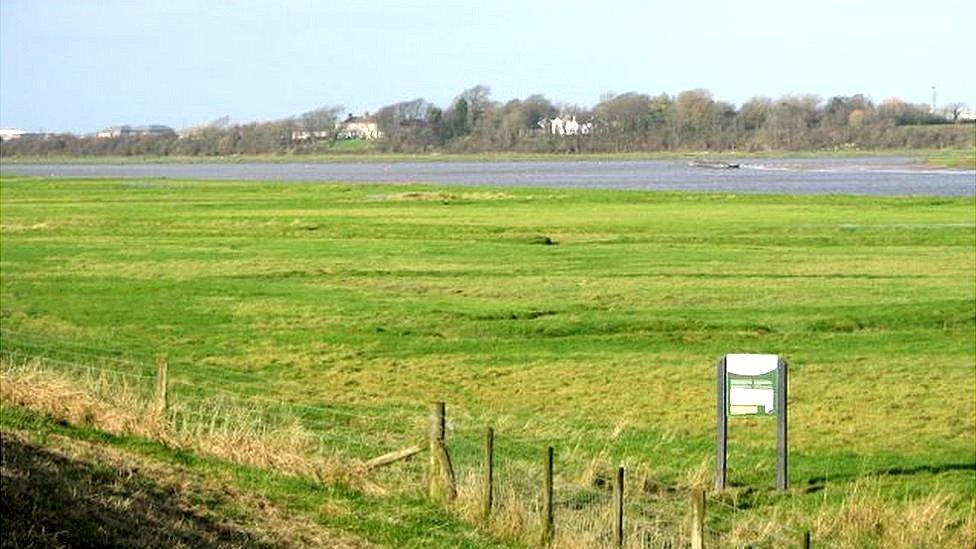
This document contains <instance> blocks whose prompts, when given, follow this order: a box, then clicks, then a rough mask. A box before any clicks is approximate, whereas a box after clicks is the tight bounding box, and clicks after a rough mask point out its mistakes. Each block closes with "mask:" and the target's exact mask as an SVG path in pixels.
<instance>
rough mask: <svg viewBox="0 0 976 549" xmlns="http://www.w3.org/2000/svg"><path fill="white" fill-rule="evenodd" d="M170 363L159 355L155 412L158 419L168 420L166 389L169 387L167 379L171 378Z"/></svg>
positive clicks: (163, 356)
mask: <svg viewBox="0 0 976 549" xmlns="http://www.w3.org/2000/svg"><path fill="white" fill-rule="evenodd" d="M168 370H169V361H168V360H167V359H166V355H159V356H157V357H156V402H155V404H154V409H153V411H154V412H155V414H156V417H157V418H159V419H165V418H166V409H167V407H168V402H167V395H166V389H167V386H168V381H167V378H168V377H169V372H168Z"/></svg>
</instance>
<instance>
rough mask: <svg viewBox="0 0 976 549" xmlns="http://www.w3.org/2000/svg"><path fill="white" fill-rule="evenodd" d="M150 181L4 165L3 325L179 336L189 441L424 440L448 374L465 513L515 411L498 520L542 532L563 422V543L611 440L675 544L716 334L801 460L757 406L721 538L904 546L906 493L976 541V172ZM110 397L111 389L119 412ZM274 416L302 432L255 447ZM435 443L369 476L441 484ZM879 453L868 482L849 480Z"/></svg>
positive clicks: (115, 347) (57, 352) (11, 339)
mask: <svg viewBox="0 0 976 549" xmlns="http://www.w3.org/2000/svg"><path fill="white" fill-rule="evenodd" d="M150 183H152V185H143V186H141V187H138V188H133V187H132V185H131V182H126V181H117V180H48V179H33V178H6V177H5V178H2V179H0V243H2V246H0V266H2V269H3V276H2V277H0V298H2V308H0V329H2V332H0V336H2V337H0V343H2V345H3V348H4V349H8V350H12V351H16V352H21V353H25V354H27V355H29V356H37V355H40V356H43V357H48V358H49V359H55V360H61V361H63V362H72V361H82V359H84V360H88V361H91V360H94V361H95V362H94V364H95V365H97V366H99V367H103V368H109V367H112V364H113V360H114V359H118V360H129V359H131V362H133V363H135V365H136V366H133V367H132V369H124V370H123V371H124V372H126V373H132V374H138V375H141V376H150V377H151V364H152V363H153V357H154V356H155V355H156V354H159V353H165V354H167V355H168V356H169V357H170V363H171V372H170V375H171V379H172V380H173V402H174V404H173V406H174V409H173V414H174V415H172V416H170V422H171V425H172V427H173V428H175V430H176V431H177V432H178V433H184V434H185V436H186V440H185V441H180V440H177V441H176V443H179V444H187V445H195V446H193V447H195V448H204V447H205V446H204V445H203V443H202V442H200V441H204V442H206V444H210V445H212V446H213V448H212V449H210V450H208V451H212V452H218V453H219V452H226V455H228V456H232V457H233V459H238V460H241V459H243V460H248V459H252V460H254V461H253V463H256V464H266V465H267V466H269V467H277V468H282V469H284V470H294V471H296V472H301V473H302V474H309V475H314V474H316V473H314V471H313V470H312V469H303V468H304V467H307V466H306V465H304V464H303V463H304V462H303V461H302V460H305V459H312V460H315V459H320V458H321V461H323V462H328V461H329V460H331V459H335V460H337V461H338V463H339V466H338V467H339V469H340V470H341V471H343V472H341V475H346V474H349V473H348V472H346V468H347V464H349V463H353V464H355V463H356V462H357V461H362V460H365V459H368V458H370V457H374V456H376V455H379V454H382V453H385V452H388V451H391V450H395V449H397V448H402V447H405V446H408V445H411V444H415V443H416V442H417V439H418V435H419V437H420V438H421V439H422V437H423V433H424V432H425V422H426V409H427V406H428V404H429V403H430V402H431V401H435V400H445V401H447V402H448V418H449V422H450V423H451V425H450V426H449V433H448V444H449V447H450V448H451V451H452V455H453V456H454V458H455V460H456V467H457V470H458V471H460V472H461V478H462V490H461V493H462V498H461V501H460V502H459V503H458V512H459V514H462V515H465V516H469V515H471V513H472V509H475V507H474V505H475V504H474V500H472V498H474V497H475V495H476V493H477V488H476V485H475V484H474V483H475V482H476V479H477V475H475V474H473V473H472V471H475V470H477V468H478V467H479V464H480V459H481V456H480V448H481V445H480V441H481V433H482V429H483V427H484V425H486V424H491V425H492V426H493V427H494V428H495V430H496V434H497V439H496V451H497V455H498V458H497V459H498V462H497V463H499V471H498V475H499V476H498V478H499V482H500V484H499V487H498V493H499V500H498V501H499V508H498V513H497V514H496V516H495V518H493V521H492V526H491V528H492V529H494V531H497V532H498V533H499V534H500V535H503V536H510V537H512V538H513V539H522V540H527V541H531V540H532V536H534V535H535V534H534V533H533V532H537V531H538V522H537V520H538V519H537V505H538V475H539V467H540V466H539V463H540V459H541V457H540V456H541V455H542V452H543V450H544V448H545V447H546V446H548V445H553V446H555V447H556V449H557V450H556V452H557V454H556V455H557V476H558V483H559V484H558V485H559V486H561V487H563V488H562V489H563V490H565V491H567V492H566V493H564V494H563V496H562V497H564V499H565V500H566V501H568V502H570V503H569V504H568V506H564V507H559V508H557V520H558V521H560V522H557V535H558V536H561V537H560V538H559V540H558V541H559V543H563V544H570V543H571V538H573V537H574V535H573V534H571V532H574V531H578V532H583V531H584V530H586V531H587V532H589V530H587V528H589V527H590V526H586V527H585V528H584V527H580V528H578V529H575V530H574V529H573V528H571V527H569V526H568V525H570V524H572V523H573V522H574V521H578V522H580V524H584V523H585V524H587V525H591V523H599V522H603V518H600V517H602V516H603V515H602V514H601V513H605V512H606V511H605V509H604V507H605V506H604V504H603V503H597V502H602V501H603V497H604V496H603V492H600V491H597V492H596V493H597V494H600V496H599V497H598V498H596V499H594V503H592V504H591V503H588V502H587V501H588V500H586V501H581V500H580V498H584V496H586V495H587V494H590V493H591V492H593V490H594V486H593V484H594V480H595V479H597V478H598V477H599V476H600V475H601V472H603V471H609V470H612V469H613V467H616V466H617V465H619V464H623V465H624V466H625V467H626V468H627V470H628V478H631V479H633V482H631V483H630V484H629V488H628V490H633V492H628V501H629V502H632V503H628V505H629V506H633V508H629V515H628V516H630V515H633V520H632V522H631V523H630V524H631V526H629V527H628V528H630V530H629V534H628V539H629V540H631V541H630V542H629V543H632V544H639V543H648V544H652V543H656V542H655V541H654V540H660V541H661V542H662V543H663V542H664V541H665V540H668V539H672V537H680V535H683V534H681V532H684V530H682V529H683V528H685V526H683V525H684V515H685V511H686V509H687V504H686V500H685V494H684V493H683V490H686V489H687V488H689V487H693V486H708V485H709V480H710V475H711V467H712V463H711V461H710V459H711V456H712V455H713V452H714V449H713V437H714V417H713V414H714V412H713V407H714V400H713V399H714V395H713V391H714V387H713V384H714V361H715V359H716V358H717V357H718V356H720V355H721V354H723V353H726V352H732V351H741V352H747V351H753V352H777V353H780V354H782V355H784V356H785V357H786V358H787V359H788V360H789V361H790V364H791V367H792V370H791V377H790V380H791V391H790V407H791V442H792V481H793V489H792V490H791V493H790V496H789V497H779V496H777V495H776V494H775V493H774V492H773V491H772V490H771V484H772V479H773V478H774V472H773V466H772V464H773V463H774V451H773V443H772V440H773V433H774V430H773V429H774V427H773V424H772V423H771V422H769V421H763V420H761V419H741V420H739V419H737V420H736V421H735V422H734V423H733V425H732V427H731V429H730V482H731V489H730V491H729V493H728V494H725V495H723V496H722V497H721V498H719V502H718V503H716V504H715V505H714V506H712V507H710V512H709V513H710V514H709V524H708V526H709V533H708V535H709V536H710V538H709V539H710V540H712V541H715V540H728V541H729V543H733V542H734V543H739V542H742V543H743V544H745V543H758V542H757V540H766V541H763V542H762V544H765V545H770V546H773V545H778V544H781V543H782V540H780V541H776V540H777V539H779V538H783V539H790V540H793V539H795V536H796V534H797V531H802V530H803V529H805V528H811V529H813V530H814V536H815V539H821V538H823V539H826V540H827V541H828V542H831V543H834V542H835V543H836V544H838V545H841V546H850V547H854V546H858V544H867V545H872V544H874V545H877V546H882V545H881V543H882V541H883V542H885V543H887V542H891V543H902V542H900V541H898V538H896V537H894V534H892V533H890V532H889V533H885V532H886V529H887V528H888V526H884V525H886V524H888V523H890V522H891V521H894V520H895V519H894V518H893V517H895V516H897V515H898V514H899V513H902V514H905V515H913V516H915V515H917V516H918V517H920V518H919V521H921V520H922V519H921V517H929V518H931V519H932V520H933V523H934V524H935V525H936V526H937V527H938V528H941V529H942V530H941V531H940V533H938V534H933V535H932V536H930V539H932V540H938V541H939V542H940V543H941V542H942V541H945V544H946V545H949V546H954V545H955V546H965V543H966V541H967V540H970V539H971V535H970V532H971V531H972V514H973V513H972V506H971V502H972V501H973V498H974V497H976V488H974V484H976V463H974V444H976V432H974V429H973V425H974V423H976V395H974V393H973V387H974V385H976V371H974V368H973V365H974V361H976V353H974V348H976V333H974V332H976V288H974V286H973V284H972V281H973V279H974V278H976V201H974V200H973V199H972V198H933V197H906V198H870V197H838V196H831V197H792V196H776V197H769V196H737V195H712V194H680V193H675V194H668V193H660V194H657V193H655V194H644V193H627V192H602V191H601V192H593V191H562V190H553V189H504V190H501V189H479V190H474V189H470V188H465V189H452V188H448V187H436V186H419V185H411V186H397V187H394V188H391V187H389V186H376V185H321V184H300V183H294V184H293V183H288V184H282V183H235V182H219V183H215V182H196V181H170V180H153V181H151V182H150ZM540 235H544V236H545V237H546V238H548V239H550V241H551V242H555V243H558V245H555V246H543V245H539V243H538V241H537V238H538V237H539V236H540ZM85 347H91V348H94V351H91V350H89V351H85V349H84V348H85ZM91 355H97V356H91ZM126 357H128V358H126ZM120 366H123V364H118V363H116V367H120ZM137 379H142V378H137ZM148 379H149V377H146V380H148ZM75 381H79V382H81V385H80V386H81V387H86V389H85V391H93V390H94V389H91V388H90V387H95V388H97V387H98V384H97V379H96V380H91V381H93V382H94V383H89V381H88V380H86V379H85V378H78V379H76V380H75ZM130 383H131V386H130V391H131V392H132V393H133V396H132V397H131V402H130V403H128V404H126V405H125V406H120V407H121V408H122V409H125V408H126V407H131V408H132V409H138V406H145V405H146V404H145V403H146V402H148V399H149V395H148V393H144V392H143V391H145V387H148V386H151V383H149V382H147V385H145V386H143V385H138V387H137V386H136V385H137V384H136V382H135V381H131V382H130ZM139 383H142V381H140V382H139ZM4 385H6V383H4ZM64 389H65V390H70V389H69V388H68V387H64ZM4 390H6V387H4ZM99 391H102V390H99ZM27 392H28V391H26V390H25V391H23V393H24V394H26V393H27ZM69 394H72V393H69ZM94 394H97V395H101V394H102V393H101V392H98V393H94ZM109 396H112V395H109ZM101 398H102V397H101V396H98V397H94V396H92V397H90V399H89V401H90V403H91V406H90V407H91V409H92V410H94V411H93V412H91V413H92V414H103V415H104V416H105V417H106V421H108V418H109V416H110V415H111V414H112V413H118V412H115V411H110V410H104V411H101V412H100V411H99V409H98V408H97V406H96V404H97V403H98V402H100V399H101ZM140 399H141V400H140ZM56 401H57V399H55V398H52V399H49V401H48V404H47V405H45V406H56V405H58V402H56ZM180 402H183V403H190V404H192V405H190V404H179V403H180ZM255 402H257V403H260V406H255V405H254V403H255ZM180 406H187V408H186V411H185V412H183V411H180ZM54 410H55V411H56V410H57V409H56V408H54ZM136 416H138V414H136ZM126 417H128V416H123V418H122V419H117V420H115V421H117V422H121V424H122V425H126V423H125V422H126V421H129V422H130V423H131V420H128V419H125V418H126ZM81 418H83V415H82V416H79V417H78V418H77V419H78V420H80V419H81ZM73 421H74V419H73ZM108 424H111V422H108ZM136 428H148V427H142V426H136ZM218 435H219V436H218ZM181 436H183V435H181ZM249 437H253V438H254V439H255V440H256V441H257V442H253V441H250V440H248V438H249ZM275 437H280V438H277V439H276V438H275ZM262 440H267V441H268V442H267V443H265V442H261V441H262ZM207 441H210V442H207ZM252 444H253V445H254V446H253V447H252ZM274 445H280V446H281V447H284V448H293V449H295V452H294V454H295V457H294V461H291V460H292V458H286V457H281V456H272V455H270V453H268V454H264V453H263V452H264V450H262V448H264V447H265V446H274ZM221 448H223V450H221ZM235 452H237V454H235ZM302 456H311V458H309V457H302ZM423 462H424V460H422V459H417V460H413V461H410V462H407V463H404V464H400V465H398V466H397V467H395V468H390V469H388V470H384V471H381V472H378V473H376V474H375V475H370V476H369V477H368V480H369V482H372V483H374V484H375V485H376V486H378V487H379V488H378V490H379V489H382V491H385V492H387V493H389V494H391V495H392V496H396V495H397V494H401V493H405V494H412V495H417V494H419V493H421V489H420V488H419V486H421V485H422V478H423V474H424V468H423ZM302 471H304V472H302ZM321 474H326V473H321ZM337 474H338V473H337ZM326 476H327V474H326ZM503 479H504V480H503ZM348 482H351V483H355V482H358V480H356V479H355V478H352V479H348ZM858 482H861V483H864V482H870V483H872V484H871V485H870V486H871V489H870V490H868V491H867V493H866V495H864V496H863V498H862V499H861V500H856V501H855V502H854V504H852V503H851V501H852V500H851V494H852V490H853V487H854V486H856V485H857V483H858ZM364 489H365V488H364ZM580 494H582V495H580ZM861 503H863V505H861ZM850 505H854V506H855V507H857V508H859V509H860V508H864V509H869V508H872V506H874V508H876V509H878V510H881V509H891V510H892V511H890V514H888V512H887V511H886V512H884V513H881V514H879V515H877V517H880V518H877V520H875V519H872V518H871V516H872V515H870V513H869V514H867V518H865V517H860V518H859V516H858V515H857V514H856V513H848V515H850V516H849V517H848V515H842V514H841V510H843V509H845V506H850ZM574 506H575V507H579V509H577V508H575V507H574ZM878 512H879V513H880V511H878ZM577 515H578V517H577ZM593 517H597V518H593ZM817 517H823V518H822V519H818V518H817ZM872 520H875V523H877V524H882V525H883V526H882V527H881V528H880V529H879V528H874V527H871V528H869V530H871V532H869V533H867V534H865V535H866V536H868V537H857V536H854V534H853V532H855V531H856V530H857V529H858V526H856V525H858V524H872V522H871V521H872ZM560 524H563V526H560ZM841 524H849V527H848V530H844V529H842V528H840V526H838V525H841ZM828 525H833V526H837V527H836V528H833V529H832V528H828ZM872 528H873V529H872ZM919 528H920V527H919ZM821 530H822V531H821ZM519 532H521V533H519ZM600 532H602V530H599V529H598V530H597V531H595V533H593V534H589V533H588V534H585V536H584V535H583V534H579V536H582V537H580V539H585V540H586V543H602V542H601V541H600V539H602V538H600V536H603V535H604V534H602V533H600ZM676 532H677V533H676ZM872 532H873V533H872ZM918 532H919V534H917V535H916V534H912V535H913V536H916V537H910V536H909V537H907V538H905V539H907V540H909V541H911V540H918V539H919V537H920V536H921V535H922V534H921V533H920V532H922V530H921V529H919V530H918ZM733 533H734V536H733ZM906 535H908V534H906ZM586 536H590V537H586ZM669 536H672V537H669ZM730 536H732V537H730ZM641 540H643V541H641ZM946 540H947V541H946ZM905 543H908V542H907V541H906V542H905ZM922 545H923V546H924V545H925V543H922ZM636 546H639V545H636Z"/></svg>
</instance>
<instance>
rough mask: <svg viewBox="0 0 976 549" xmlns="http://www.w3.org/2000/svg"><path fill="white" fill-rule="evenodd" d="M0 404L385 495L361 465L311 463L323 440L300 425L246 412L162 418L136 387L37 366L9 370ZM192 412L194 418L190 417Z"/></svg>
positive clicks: (204, 406) (196, 408) (175, 411)
mask: <svg viewBox="0 0 976 549" xmlns="http://www.w3.org/2000/svg"><path fill="white" fill-rule="evenodd" d="M0 400H2V402H3V403H4V404H9V405H14V406H22V407H26V408H30V409H33V410H38V411H42V412H44V413H46V414H48V415H50V416H51V417H53V418H55V419H57V420H61V421H65V422H68V423H71V424H74V425H85V426H91V427H96V428H98V429H101V430H104V431H107V432H110V433H115V434H134V435H139V436H143V437H146V438H150V439H153V440H158V441H161V442H163V443H165V444H167V445H170V446H172V447H176V448H185V449H192V450H194V451H199V452H202V453H205V454H208V455H212V456H215V457H218V458H222V459H227V460H229V461H232V462H235V463H240V464H244V465H251V466H255V467H260V468H265V469H270V470H274V471H278V472H282V473H286V474H293V475H301V476H307V477H310V478H315V479H318V480H320V481H323V482H338V483H342V484H345V485H348V486H352V487H355V488H357V489H361V490H364V491H366V492H370V493H376V492H382V491H383V489H382V488H381V487H379V486H377V485H376V484H374V483H372V482H370V481H369V480H368V479H367V478H366V476H365V473H366V469H365V467H364V466H363V465H362V464H361V463H359V462H356V461H352V460H344V459H340V458H339V457H337V456H314V457H313V449H314V448H315V447H316V444H317V442H318V439H317V437H316V436H315V435H314V434H313V433H312V432H310V431H309V430H307V429H305V428H304V427H303V426H302V425H301V424H300V423H299V422H298V421H297V420H294V421H292V422H288V423H286V424H284V425H283V426H281V427H280V428H275V429H268V428H266V426H262V425H261V424H260V423H258V422H256V421H255V418H254V414H253V410H250V409H248V408H247V407H244V406H239V407H228V406H223V407H221V408H220V409H215V408H214V405H213V404H210V403H207V402H193V403H186V402H182V403H176V404H171V408H170V411H169V413H168V414H167V415H168V417H167V418H161V417H159V416H158V415H157V414H155V413H154V412H153V409H152V401H151V400H150V399H148V398H146V396H145V395H144V394H143V392H142V391H141V390H140V388H139V387H137V386H134V385H126V384H113V383H111V381H107V380H105V379H102V378H99V377H96V378H94V379H92V378H89V379H87V380H85V381H81V380H79V379H77V378H73V377H70V376H67V375H64V374H61V373H54V372H52V371H49V370H46V369H44V368H43V367H42V365H41V363H39V362H36V361H34V362H25V363H22V364H18V365H11V364H8V363H6V362H5V363H4V364H3V367H2V369H0ZM190 407H192V410H188V409H187V408H190ZM201 416H203V417H206V416H210V417H212V418H217V417H219V418H220V421H219V422H216V421H214V422H203V421H190V420H188V418H191V417H197V418H198V417H201ZM173 418H178V419H173Z"/></svg>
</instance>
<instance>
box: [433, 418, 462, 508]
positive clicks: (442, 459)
mask: <svg viewBox="0 0 976 549" xmlns="http://www.w3.org/2000/svg"><path fill="white" fill-rule="evenodd" d="M431 412H432V413H431V416H430V475H429V477H428V479H427V481H428V490H429V494H430V498H431V499H432V500H434V501H440V502H451V501H454V499H455V498H456V497H457V488H456V486H455V482H454V467H453V466H452V465H451V457H450V455H448V453H447V445H446V443H445V442H444V437H445V435H444V431H445V429H444V425H445V420H444V403H443V402H437V403H434V405H433V408H432V410H431Z"/></svg>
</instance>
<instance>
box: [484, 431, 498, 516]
mask: <svg viewBox="0 0 976 549" xmlns="http://www.w3.org/2000/svg"><path fill="white" fill-rule="evenodd" d="M494 453H495V431H494V429H492V428H491V427H487V428H485V485H484V492H483V493H482V497H481V516H482V518H483V519H484V520H485V522H488V519H489V518H491V504H492V498H493V496H494V487H493V486H492V482H493V481H494V476H495V463H494V457H495V456H494Z"/></svg>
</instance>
